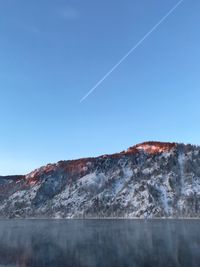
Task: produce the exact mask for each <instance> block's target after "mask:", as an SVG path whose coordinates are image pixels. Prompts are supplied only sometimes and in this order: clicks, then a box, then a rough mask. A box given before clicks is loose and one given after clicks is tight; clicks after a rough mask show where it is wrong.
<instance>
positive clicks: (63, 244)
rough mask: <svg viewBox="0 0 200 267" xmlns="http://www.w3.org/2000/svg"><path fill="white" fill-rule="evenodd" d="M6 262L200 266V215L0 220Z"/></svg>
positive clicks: (1, 255) (0, 260)
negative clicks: (191, 217) (190, 217)
mask: <svg viewBox="0 0 200 267" xmlns="http://www.w3.org/2000/svg"><path fill="white" fill-rule="evenodd" d="M2 266H7V267H11V266H12V267H14V266H15V267H16V266H17V267H29V266H37V267H43V266H48V267H51V266H52V267H59V266H63V267H97V266H98V267H104V266H105V267H118V266H119V267H123V266H124V267H129V266H131V267H136V266H137V267H159V266H161V267H165V266H166V267H173V266H180V267H184V266H185V267H193V266H194V267H198V266H200V221H199V220H169V221H162V220H155V221H147V222H145V221H139V220H116V221H115V220H85V221H84V220H70V221H65V220H27V221H25V220H19V221H15V220H10V221H0V267H2Z"/></svg>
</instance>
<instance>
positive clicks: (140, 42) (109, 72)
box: [80, 0, 184, 103]
mask: <svg viewBox="0 0 200 267" xmlns="http://www.w3.org/2000/svg"><path fill="white" fill-rule="evenodd" d="M183 1H184V0H180V1H179V2H178V3H177V4H176V5H175V6H174V7H173V8H172V9H170V11H168V12H167V14H166V15H165V16H164V17H163V18H162V19H161V20H160V21H159V22H158V23H156V25H155V26H153V28H152V29H151V30H150V31H149V32H147V33H146V34H145V35H144V37H142V39H141V40H140V41H139V42H137V43H136V44H135V45H134V46H133V47H132V48H131V49H130V50H129V51H128V52H127V53H126V54H125V55H124V56H123V57H122V58H121V59H120V60H119V61H118V62H117V63H116V64H115V65H114V66H113V67H112V68H111V69H110V70H109V71H108V72H107V73H106V74H105V75H104V76H103V77H102V78H101V79H100V80H99V81H98V82H97V83H96V84H95V85H94V86H93V87H92V89H90V90H89V91H88V92H87V93H86V95H85V96H84V97H83V98H81V100H80V103H82V102H83V101H84V100H86V98H88V96H90V95H91V94H92V93H93V92H94V90H96V89H97V87H99V85H101V84H102V83H103V82H104V81H105V80H106V79H107V78H108V77H109V76H110V75H111V74H112V73H113V71H115V70H116V69H117V68H118V67H119V66H120V65H121V64H122V63H123V62H124V61H125V59H127V57H129V56H130V55H131V54H132V53H133V52H134V51H135V50H136V48H138V47H139V46H140V45H141V44H142V43H143V42H144V41H145V40H146V39H147V38H148V37H149V36H150V35H151V34H152V33H153V32H154V31H155V30H156V29H157V28H158V27H159V26H160V25H161V24H162V23H163V22H164V21H165V20H166V19H167V18H168V17H169V16H170V15H171V14H172V13H173V12H174V11H175V10H176V9H177V7H178V6H179V5H180V4H181V3H182V2H183Z"/></svg>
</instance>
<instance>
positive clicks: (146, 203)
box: [0, 142, 200, 218]
mask: <svg viewBox="0 0 200 267" xmlns="http://www.w3.org/2000/svg"><path fill="white" fill-rule="evenodd" d="M0 200H1V201H0V217H3V218H13V217H23V218H24V217H26V218H32V217H36V218H38V217H42V218H43V217H44V218H50V217H54V218H55V217H56V218H91V217H126V218H134V217H138V218H155V217H164V218H166V217H199V216H200V147H197V146H192V145H183V144H176V143H160V142H146V143H142V144H139V145H136V146H133V147H131V148H129V149H128V150H127V151H123V152H121V153H118V154H113V155H104V156H100V157H97V158H85V159H79V160H73V161H60V162H58V163H56V164H49V165H47V166H44V167H41V168H39V169H37V170H35V171H33V172H31V173H30V174H28V175H25V176H7V177H0Z"/></svg>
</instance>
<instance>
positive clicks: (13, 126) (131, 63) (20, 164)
mask: <svg viewBox="0 0 200 267" xmlns="http://www.w3.org/2000/svg"><path fill="white" fill-rule="evenodd" d="M176 3H177V1H175V0H167V1H164V0H163V1H161V0H151V1H150V0H126V1H124V0H123V1H122V0H118V1H116V0H109V1H108V0H101V1H97V0H84V1H83V0H71V1H68V0H42V1H41V0H34V1H33V0H32V1H27V0H0V100H1V104H0V119H1V123H0V133H1V135H0V136H1V138H0V175H6V174H23V173H28V172H30V171H31V170H33V169H35V168H36V167H39V166H41V165H44V164H47V163H50V162H57V161H58V160H61V159H62V160H64V159H74V158H80V157H86V156H97V155H100V154H108V153H114V152H119V151H121V150H124V149H126V148H128V147H129V146H132V145H134V144H136V143H140V142H143V141H148V140H155V141H175V142H184V143H193V144H200V123H199V121H200V104H199V100H200V75H199V70H200V27H199V25H200V16H199V14H200V1H199V0H193V1H191V0H185V1H183V3H182V4H181V5H180V6H179V7H178V8H177V10H176V11H175V12H174V13H173V14H172V15H171V16H170V17H169V18H168V19H167V20H166V21H165V22H164V23H163V24H162V25H160V27H159V28H158V29H157V30H156V31H155V32H154V33H152V34H151V36H150V37H149V38H148V39H147V40H145V41H144V42H143V43H142V45H141V46H140V47H138V49H137V50H136V51H135V52H134V53H133V54H132V55H130V57H129V58H127V60H126V61H125V62H124V63H123V64H122V65H121V66H120V67H119V68H118V69H117V70H116V71H115V72H114V73H113V74H112V75H111V76H110V77H109V78H108V79H107V80H105V81H104V83H102V84H101V85H100V86H99V87H98V88H97V89H96V90H95V92H94V93H93V94H91V95H90V96H89V97H88V98H87V99H86V101H84V102H83V103H81V104H80V99H81V98H82V97H83V96H84V95H85V94H86V93H87V92H88V91H89V90H90V89H91V88H92V87H93V86H94V85H95V84H96V82H98V80H99V79H101V78H102V76H103V75H104V74H105V73H106V72H107V71H108V70H109V69H110V68H111V67H112V66H113V65H114V64H115V63H116V62H117V61H118V60H119V59H120V58H121V57H122V56H124V54H125V53H126V52H127V51H128V50H129V49H130V48H131V47H132V46H133V45H134V44H136V43H137V42H138V41H139V40H140V39H141V38H142V37H143V36H144V35H145V34H146V33H147V32H148V31H149V30H150V29H151V28H152V27H153V26H154V25H155V24H156V23H157V22H158V21H159V20H160V19H161V18H162V17H163V16H164V15H165V14H166V13H167V12H168V11H169V10H170V9H171V8H172V7H173V6H174V5H175V4H176Z"/></svg>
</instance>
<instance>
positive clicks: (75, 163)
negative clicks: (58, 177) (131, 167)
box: [26, 142, 176, 185]
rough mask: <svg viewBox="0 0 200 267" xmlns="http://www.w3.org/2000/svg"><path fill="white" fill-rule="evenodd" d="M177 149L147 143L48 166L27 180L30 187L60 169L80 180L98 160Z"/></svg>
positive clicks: (172, 145) (38, 170) (156, 143)
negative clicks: (118, 151)
mask: <svg viewBox="0 0 200 267" xmlns="http://www.w3.org/2000/svg"><path fill="white" fill-rule="evenodd" d="M175 147H176V143H162V142H145V143H141V144H138V145H135V146H133V147H130V148H129V149H128V150H126V151H122V152H120V153H116V154H111V155H102V156H99V157H97V158H82V159H77V160H69V161H59V162H58V163H56V164H48V165H46V166H44V167H41V168H39V169H36V170H34V171H33V172H31V173H29V174H28V175H26V179H27V183H28V184H29V185H36V184H37V183H38V182H39V177H41V176H42V175H48V174H50V173H52V172H54V171H56V170H58V169H62V170H64V172H66V173H70V176H71V177H76V178H78V177H81V176H84V175H86V174H87V172H88V170H89V168H90V166H91V165H92V164H93V163H94V162H95V161H97V160H98V159H106V158H111V159H114V158H120V157H121V156H123V155H127V156H129V155H134V154H137V153H140V152H141V151H143V152H145V153H147V154H159V153H163V152H169V151H170V150H171V149H173V148H175Z"/></svg>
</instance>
